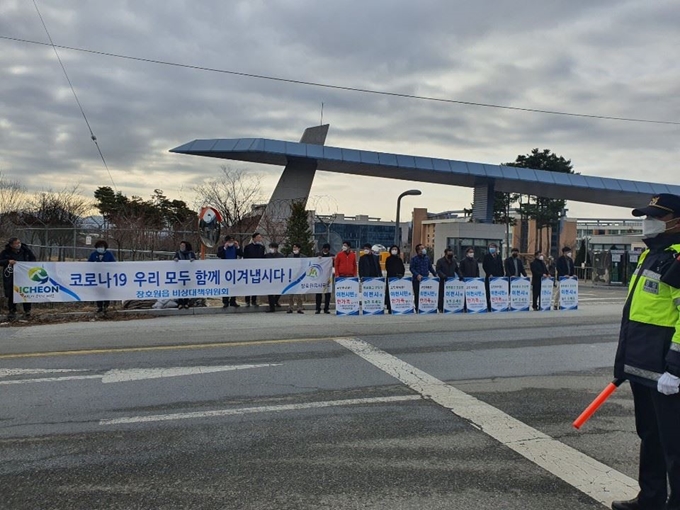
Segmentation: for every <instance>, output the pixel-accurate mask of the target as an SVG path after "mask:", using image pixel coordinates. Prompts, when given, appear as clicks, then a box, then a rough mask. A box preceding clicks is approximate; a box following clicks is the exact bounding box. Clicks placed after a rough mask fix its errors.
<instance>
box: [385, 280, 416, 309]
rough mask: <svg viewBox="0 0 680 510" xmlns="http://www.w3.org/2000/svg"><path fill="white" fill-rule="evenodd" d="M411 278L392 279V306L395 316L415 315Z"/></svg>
mask: <svg viewBox="0 0 680 510" xmlns="http://www.w3.org/2000/svg"><path fill="white" fill-rule="evenodd" d="M414 303H415V301H414V299H413V283H412V282H411V277H409V276H406V277H404V278H390V306H391V307H392V314H393V315H406V314H410V313H415V311H416V310H415V305H414Z"/></svg>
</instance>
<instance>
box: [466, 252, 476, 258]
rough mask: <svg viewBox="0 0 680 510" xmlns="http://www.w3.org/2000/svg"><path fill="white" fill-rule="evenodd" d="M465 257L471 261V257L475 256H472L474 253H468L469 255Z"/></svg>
mask: <svg viewBox="0 0 680 510" xmlns="http://www.w3.org/2000/svg"><path fill="white" fill-rule="evenodd" d="M467 256H468V258H470V259H471V258H472V257H474V256H475V254H474V253H472V252H470V253H468V254H467Z"/></svg>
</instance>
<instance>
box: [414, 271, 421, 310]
mask: <svg viewBox="0 0 680 510" xmlns="http://www.w3.org/2000/svg"><path fill="white" fill-rule="evenodd" d="M419 297H420V282H419V281H418V277H417V276H416V275H413V303H414V306H415V309H416V312H417V311H418V298H419Z"/></svg>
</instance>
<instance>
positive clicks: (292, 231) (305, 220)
mask: <svg viewBox="0 0 680 510" xmlns="http://www.w3.org/2000/svg"><path fill="white" fill-rule="evenodd" d="M284 236H285V239H286V244H285V246H284V247H283V249H282V250H281V253H283V254H284V255H286V256H288V255H289V254H290V253H291V251H292V250H293V244H299V245H300V246H301V249H300V253H301V254H302V255H304V256H305V257H311V256H313V255H314V241H313V236H312V229H311V228H310V226H309V216H308V214H307V210H306V209H305V202H304V201H303V200H297V201H295V202H293V203H292V204H291V206H290V216H289V217H288V221H287V222H286V233H285V234H284Z"/></svg>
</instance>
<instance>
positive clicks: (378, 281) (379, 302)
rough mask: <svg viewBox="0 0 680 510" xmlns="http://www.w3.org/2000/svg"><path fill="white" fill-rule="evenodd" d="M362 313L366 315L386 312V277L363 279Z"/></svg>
mask: <svg viewBox="0 0 680 510" xmlns="http://www.w3.org/2000/svg"><path fill="white" fill-rule="evenodd" d="M361 313H362V314H364V315H383V314H384V313H385V279H384V278H378V277H371V278H362V279H361Z"/></svg>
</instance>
